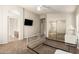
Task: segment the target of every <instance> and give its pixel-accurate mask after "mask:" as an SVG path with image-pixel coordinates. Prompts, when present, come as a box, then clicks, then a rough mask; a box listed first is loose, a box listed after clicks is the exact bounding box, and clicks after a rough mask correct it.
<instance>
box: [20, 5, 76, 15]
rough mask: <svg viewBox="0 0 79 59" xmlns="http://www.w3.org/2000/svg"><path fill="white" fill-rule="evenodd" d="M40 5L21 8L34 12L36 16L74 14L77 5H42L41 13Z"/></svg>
mask: <svg viewBox="0 0 79 59" xmlns="http://www.w3.org/2000/svg"><path fill="white" fill-rule="evenodd" d="M38 6H39V5H22V6H21V7H23V8H25V9H27V10H29V11H32V12H34V13H36V14H46V13H73V12H74V11H75V9H76V7H77V6H76V5H42V6H41V9H40V11H38V10H37V7H38Z"/></svg>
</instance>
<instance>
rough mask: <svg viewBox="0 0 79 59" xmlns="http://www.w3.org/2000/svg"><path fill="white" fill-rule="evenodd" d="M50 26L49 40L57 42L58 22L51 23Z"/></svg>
mask: <svg viewBox="0 0 79 59" xmlns="http://www.w3.org/2000/svg"><path fill="white" fill-rule="evenodd" d="M49 24H50V29H49V34H48V37H49V39H53V40H56V21H55V22H50V23H49Z"/></svg>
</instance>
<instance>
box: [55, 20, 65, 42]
mask: <svg viewBox="0 0 79 59" xmlns="http://www.w3.org/2000/svg"><path fill="white" fill-rule="evenodd" d="M65 26H66V25H65V21H64V20H58V21H57V27H56V28H57V40H58V41H62V42H64V36H65V30H66V28H65Z"/></svg>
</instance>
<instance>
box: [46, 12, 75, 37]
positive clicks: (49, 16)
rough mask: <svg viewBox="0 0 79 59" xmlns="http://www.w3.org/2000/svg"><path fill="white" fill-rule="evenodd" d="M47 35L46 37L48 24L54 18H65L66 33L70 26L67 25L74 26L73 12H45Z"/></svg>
mask: <svg viewBox="0 0 79 59" xmlns="http://www.w3.org/2000/svg"><path fill="white" fill-rule="evenodd" d="M46 20H47V37H48V31H49V28H50V24H49V22H52V21H53V22H54V21H56V20H65V21H66V33H68V32H69V31H68V30H69V29H70V27H69V26H73V27H75V22H74V14H72V13H69V14H64V13H54V14H53V13H51V14H47V19H46Z"/></svg>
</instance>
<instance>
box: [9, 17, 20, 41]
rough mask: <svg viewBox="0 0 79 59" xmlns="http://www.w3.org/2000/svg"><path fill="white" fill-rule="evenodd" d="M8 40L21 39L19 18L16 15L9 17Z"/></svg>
mask: <svg viewBox="0 0 79 59" xmlns="http://www.w3.org/2000/svg"><path fill="white" fill-rule="evenodd" d="M8 33H9V35H8V42H12V41H15V40H18V39H19V32H18V19H17V18H16V17H15V18H14V17H8Z"/></svg>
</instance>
